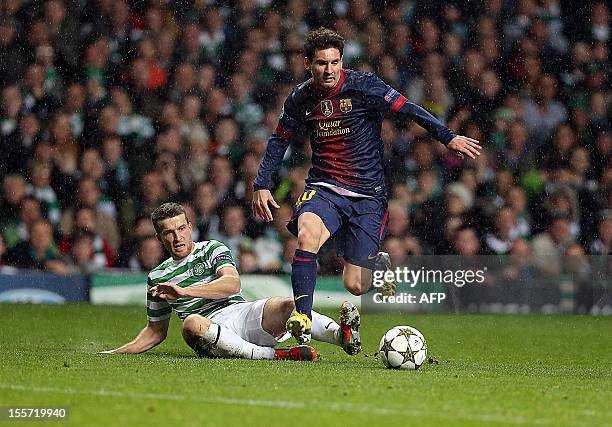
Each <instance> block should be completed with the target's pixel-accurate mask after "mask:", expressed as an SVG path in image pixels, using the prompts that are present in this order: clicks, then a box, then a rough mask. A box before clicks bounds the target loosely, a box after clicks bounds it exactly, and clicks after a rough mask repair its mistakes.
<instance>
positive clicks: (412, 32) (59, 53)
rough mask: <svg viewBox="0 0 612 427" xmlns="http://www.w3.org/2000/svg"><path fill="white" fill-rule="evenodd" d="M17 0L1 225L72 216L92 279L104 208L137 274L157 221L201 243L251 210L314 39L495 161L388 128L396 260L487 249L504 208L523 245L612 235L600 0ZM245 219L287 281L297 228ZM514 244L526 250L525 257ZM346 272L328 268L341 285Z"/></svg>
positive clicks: (287, 178)
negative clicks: (473, 242) (183, 227)
mask: <svg viewBox="0 0 612 427" xmlns="http://www.w3.org/2000/svg"><path fill="white" fill-rule="evenodd" d="M5 3H6V5H5V8H4V9H3V10H5V13H4V15H3V16H2V17H0V95H1V99H0V136H1V138H0V179H2V180H3V181H2V185H3V193H2V196H1V198H0V227H1V229H2V233H4V237H5V240H6V244H7V245H8V246H12V245H15V244H17V243H18V242H19V241H20V240H22V239H27V238H28V236H29V228H30V227H31V224H32V223H33V222H35V221H38V220H39V219H41V216H42V218H45V217H46V218H48V219H50V220H51V221H52V223H53V224H56V223H57V221H58V218H59V216H60V215H61V220H60V224H59V225H60V227H59V231H60V233H61V235H62V236H63V237H66V236H72V237H76V236H77V235H78V236H79V239H80V245H79V250H78V254H77V253H74V254H73V255H74V256H75V257H78V260H79V261H78V262H77V264H79V265H81V266H83V267H84V268H85V269H86V270H87V269H88V268H89V267H88V266H89V265H90V264H89V262H88V260H90V257H89V255H88V254H89V250H90V249H91V245H90V243H93V246H96V245H95V241H97V239H96V238H94V239H93V242H90V240H91V239H90V238H89V237H87V236H85V235H83V234H87V233H83V232H82V231H81V232H78V233H77V234H73V229H72V225H71V224H70V223H71V222H73V221H74V215H75V212H77V211H79V210H80V209H81V208H82V207H89V208H94V209H95V211H96V214H95V217H96V222H97V224H96V230H94V231H93V232H94V234H95V235H97V236H100V238H102V240H104V241H106V242H108V244H109V246H110V247H111V248H112V252H113V254H112V255H113V257H114V258H115V259H117V260H119V261H120V262H123V263H127V262H128V260H129V259H130V257H131V255H133V254H134V259H137V256H136V255H135V254H136V252H137V251H136V248H135V246H136V245H137V242H141V240H142V239H143V238H144V237H147V238H148V237H150V230H148V231H147V227H148V226H146V225H145V224H146V223H147V222H148V219H147V215H148V214H150V212H151V210H152V209H153V208H155V207H156V206H158V205H159V203H161V202H164V201H168V200H177V201H180V202H181V203H184V204H185V205H186V206H193V209H194V210H195V214H194V216H195V218H194V225H195V226H196V227H197V232H198V233H199V234H198V238H200V239H203V238H210V236H213V235H214V236H219V235H222V234H223V228H224V227H223V224H220V223H221V220H220V219H219V212H218V211H219V210H220V207H221V206H222V207H226V206H229V205H233V204H235V203H240V204H248V202H249V201H250V198H251V194H252V180H253V176H254V173H255V172H256V170H257V165H258V163H259V162H260V160H261V157H262V156H263V153H264V151H265V149H266V141H267V138H268V137H269V135H270V134H271V133H272V132H273V131H274V129H275V127H276V124H277V118H278V116H279V114H280V110H281V108H282V100H283V99H284V98H285V97H286V96H287V95H288V94H289V92H290V91H291V90H292V89H293V87H294V86H295V85H297V84H300V83H301V82H303V81H305V80H307V79H308V78H309V75H308V73H306V71H305V69H304V65H303V53H302V52H301V49H302V46H301V43H302V40H303V37H304V35H305V34H306V32H307V31H308V30H309V29H312V28H316V27H317V26H319V25H327V26H332V27H334V28H335V29H336V30H337V31H338V32H339V33H341V34H342V35H343V36H344V37H345V39H346V44H345V49H344V57H343V58H344V66H345V67H348V68H353V69H358V70H364V71H373V72H376V73H378V74H379V75H380V76H381V77H382V78H383V79H384V80H385V81H386V82H387V83H389V84H390V85H392V86H393V87H394V88H395V89H397V90H398V91H400V92H402V93H403V94H404V95H405V96H407V97H408V99H410V100H411V101H413V102H417V103H422V104H423V105H424V106H425V107H426V108H428V109H429V110H430V111H431V112H432V113H433V114H435V115H436V116H438V117H440V118H441V119H443V120H444V121H446V122H447V124H448V126H449V127H450V128H451V129H453V130H454V131H455V132H457V133H462V134H465V135H468V136H471V137H474V138H476V139H479V140H480V141H481V142H483V145H484V147H485V149H484V151H483V153H482V155H481V156H480V157H479V158H478V159H477V160H476V161H470V160H465V159H463V160H462V159H460V158H458V157H457V156H455V155H452V154H449V153H448V152H447V151H446V150H445V148H444V147H443V146H442V145H440V144H437V143H435V142H432V141H431V140H430V139H429V138H428V137H427V136H426V134H425V132H424V130H423V129H422V128H420V127H419V126H418V125H416V124H415V123H413V122H410V121H408V122H403V121H400V120H397V117H395V116H393V115H390V116H389V117H386V119H385V120H384V122H383V125H382V126H383V128H382V132H381V136H382V139H383V153H382V155H383V157H384V165H385V168H384V169H385V174H386V180H387V182H388V187H389V189H390V194H391V200H390V206H391V207H392V206H395V205H396V204H400V205H402V206H403V207H402V210H406V211H407V212H408V215H407V217H406V218H407V223H404V221H401V220H400V221H395V220H393V221H392V224H390V225H389V228H390V231H391V232H390V234H389V244H388V247H389V250H390V251H394V253H396V255H398V256H399V253H400V252H401V253H410V254H416V253H423V252H424V253H429V252H430V251H433V252H434V253H447V252H449V251H454V250H455V249H454V244H455V242H456V238H457V234H458V233H463V231H461V230H463V229H464V228H466V227H467V228H469V229H473V232H474V233H475V235H476V238H477V239H478V240H481V241H483V242H484V248H483V249H481V252H487V251H488V250H487V246H488V245H487V243H486V241H487V236H488V237H490V236H496V235H497V234H499V232H500V230H496V225H495V223H496V220H494V218H495V216H496V215H497V213H498V211H499V210H500V209H502V208H503V207H504V206H507V207H509V208H510V209H511V211H512V215H513V216H514V218H515V219H516V229H517V230H518V234H519V235H520V237H521V238H522V239H527V240H528V239H532V238H534V234H535V235H539V236H538V237H542V236H543V235H542V234H540V233H541V232H545V233H549V232H550V230H549V227H548V222H549V220H550V217H551V216H556V215H557V216H558V215H559V214H560V213H562V214H563V215H565V216H567V217H568V218H569V220H570V234H571V236H572V238H573V239H574V240H576V241H578V242H580V243H581V244H583V245H584V247H585V248H588V251H589V253H591V252H593V253H602V252H603V251H606V249H605V248H606V247H608V246H609V245H608V244H607V243H606V239H607V238H606V237H605V236H606V232H605V230H606V227H607V226H606V224H607V222H608V221H599V218H598V217H597V216H596V215H595V214H594V213H596V212H602V211H604V210H605V209H609V207H610V206H611V205H612V166H610V153H611V152H612V137H611V136H610V135H611V134H610V126H611V120H610V111H612V103H611V99H612V91H611V90H610V84H609V83H610V71H609V70H610V69H611V67H610V40H611V37H610V27H611V21H610V5H609V4H608V3H607V2H605V1H601V0H595V1H591V2H587V3H584V4H580V5H575V4H573V3H571V2H563V1H559V0H546V1H536V0H520V1H516V2H503V1H497V0H495V1H486V2H483V3H482V4H476V3H478V2H476V3H474V2H463V3H461V2H443V3H441V4H435V3H431V2H425V1H423V0H413V1H402V2H375V1H372V0H359V1H354V2H347V1H333V2H330V1H326V2H319V3H317V6H316V7H314V6H313V5H310V4H308V3H307V2H305V1H304V0H289V1H287V2H271V1H268V0H265V1H259V2H249V1H238V2H234V3H235V4H232V5H231V7H228V4H229V3H228V4H226V3H227V2H221V3H220V2H216V3H215V2H205V1H204V2H203V1H197V2H182V3H181V4H180V5H179V4H175V3H176V2H175V3H173V2H170V3H168V4H165V3H164V4H161V3H159V4H158V3H155V4H146V2H145V3H142V4H141V3H138V2H130V1H125V0H121V1H118V2H109V1H100V2H93V3H92V2H88V3H87V7H86V8H83V7H77V6H78V5H76V6H75V5H74V4H73V3H74V2H72V1H66V0H50V1H47V2H43V3H41V4H39V5H37V4H34V3H32V2H23V1H20V2H5ZM77 3H78V2H77ZM89 3H91V4H89ZM230 3H231V2H230ZM582 11H584V12H582ZM229 29H231V31H229ZM310 156H311V152H310V146H309V144H308V143H303V141H296V143H295V144H292V146H291V149H290V152H289V153H288V155H287V157H286V158H285V159H284V160H283V166H282V168H281V170H280V173H279V174H278V177H275V180H276V181H275V183H276V184H277V186H276V188H275V189H274V195H275V198H276V200H277V201H278V202H279V203H281V204H283V208H282V209H281V211H280V212H278V216H279V217H280V218H282V221H284V220H286V217H287V213H288V212H289V210H290V209H289V210H288V207H289V206H290V204H291V203H293V201H294V200H295V199H296V198H297V197H298V196H299V194H301V192H302V190H303V185H304V184H303V179H304V177H305V176H306V175H307V171H308V162H309V160H310ZM24 177H27V179H28V181H27V182H26V181H25V180H24ZM559 188H562V190H561V191H559ZM28 194H31V195H34V196H35V197H36V198H37V199H38V200H40V202H39V203H37V202H35V201H34V200H33V199H31V198H29V197H28V198H26V196H27V195H28ZM41 204H42V209H41ZM285 205H286V206H285ZM394 209H395V208H394ZM504 209H505V208H504ZM441 211H443V212H444V215H440V212H441ZM396 212H397V211H396ZM393 215H395V214H393ZM400 216H401V215H400ZM508 216H510V215H509V214H508ZM242 219H243V222H244V224H245V225H244V226H243V227H242V228H243V229H242V231H241V232H240V233H239V234H240V235H248V236H249V237H250V238H252V239H253V241H254V242H255V245H254V246H252V247H251V246H249V244H244V245H243V247H242V253H243V257H242V258H243V262H244V264H245V265H244V268H245V269H246V270H249V271H277V270H279V269H280V270H286V271H287V270H288V263H290V261H291V259H290V258H286V257H285V256H284V255H283V254H285V253H289V252H290V249H291V247H292V245H294V243H295V242H294V240H293V238H292V237H291V236H289V235H287V233H286V231H285V229H284V224H281V223H279V222H278V221H275V223H274V225H271V224H263V223H259V222H256V221H254V220H253V218H251V216H250V215H244V214H243V215H242ZM400 219H401V218H400ZM282 221H281V222H282ZM402 223H403V225H402ZM411 225H412V227H410V226H411ZM602 227H603V230H602ZM396 228H397V229H401V230H400V231H398V230H397V229H396ZM219 230H221V231H219ZM411 232H413V233H414V234H411ZM396 234H397V235H398V238H397V239H396V238H395V237H394V236H395V235H396ZM81 235H83V236H81ZM498 237H499V236H498ZM502 240H503V241H504V242H505V243H504V245H503V246H504V247H505V248H507V247H509V245H510V243H512V244H511V247H512V248H514V247H515V246H517V245H518V249H517V251H518V250H519V249H520V246H521V245H523V243H524V242H523V243H519V242H522V241H520V240H514V241H513V242H511V241H507V240H505V239H502ZM540 240H541V239H540ZM535 242H538V240H537V239H536V240H534V246H537V245H535ZM149 243H150V242H149ZM540 244H541V243H539V245H540ZM118 248H120V252H118ZM602 248H603V249H602ZM326 250H327V249H326ZM287 251H289V252H287ZM511 251H512V249H511ZM94 253H95V251H94ZM119 254H121V256H119ZM264 255H265V256H264ZM94 257H95V256H94ZM152 258H154V257H152ZM75 259H76V258H75ZM237 259H238V260H239V258H238V257H237ZM337 261H338V260H336V259H330V260H329V263H328V264H329V266H327V265H326V263H327V261H325V262H323V263H322V264H321V265H322V267H323V268H327V267H329V271H335V268H336V266H337ZM135 262H136V263H137V264H139V261H138V260H136V261H135ZM72 263H73V264H74V260H73V261H72ZM73 267H74V266H73ZM74 268H76V267H74ZM138 268H140V267H138Z"/></svg>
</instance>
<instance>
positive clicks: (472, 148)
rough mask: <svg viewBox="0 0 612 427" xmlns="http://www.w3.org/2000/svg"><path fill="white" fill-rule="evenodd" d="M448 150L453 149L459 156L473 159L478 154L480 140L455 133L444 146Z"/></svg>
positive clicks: (480, 148)
mask: <svg viewBox="0 0 612 427" xmlns="http://www.w3.org/2000/svg"><path fill="white" fill-rule="evenodd" d="M446 147H447V148H448V149H449V150H451V151H454V152H455V153H457V154H458V155H459V156H460V157H462V158H463V157H464V156H468V157H470V158H472V159H475V158H476V156H480V150H482V147H481V146H480V142H478V141H477V140H475V139H472V138H468V137H467V136H461V135H457V136H456V137H454V138H453V139H451V141H450V142H449V143H448V145H447V146H446Z"/></svg>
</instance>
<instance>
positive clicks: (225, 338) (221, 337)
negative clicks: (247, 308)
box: [202, 323, 274, 360]
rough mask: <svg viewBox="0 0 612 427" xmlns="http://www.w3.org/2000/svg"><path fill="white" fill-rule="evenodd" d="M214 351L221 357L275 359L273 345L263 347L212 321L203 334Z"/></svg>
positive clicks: (203, 337)
mask: <svg viewBox="0 0 612 427" xmlns="http://www.w3.org/2000/svg"><path fill="white" fill-rule="evenodd" d="M202 339H203V340H204V342H206V343H207V344H208V345H210V346H211V347H212V349H213V352H214V353H215V354H217V355H219V356H221V357H239V358H242V359H269V360H272V359H274V349H273V348H272V347H261V346H258V345H255V344H252V343H250V342H248V341H245V340H243V339H242V338H240V337H239V336H238V335H236V334H235V333H234V332H233V331H231V330H230V329H228V328H226V327H224V326H221V325H218V324H216V323H212V324H211V325H210V326H209V327H208V330H207V331H206V332H205V333H204V335H203V336H202Z"/></svg>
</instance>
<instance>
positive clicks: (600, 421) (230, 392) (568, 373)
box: [0, 305, 612, 427]
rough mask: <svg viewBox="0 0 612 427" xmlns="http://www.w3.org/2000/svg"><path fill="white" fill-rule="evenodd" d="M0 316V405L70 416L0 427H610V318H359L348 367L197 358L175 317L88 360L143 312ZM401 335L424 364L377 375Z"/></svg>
mask: <svg viewBox="0 0 612 427" xmlns="http://www.w3.org/2000/svg"><path fill="white" fill-rule="evenodd" d="M0 310H1V314H2V316H1V317H0V319H1V320H0V325H1V332H0V350H1V357H2V359H1V360H2V364H1V365H0V406H20V407H24V406H38V407H41V406H45V407H48V406H64V407H69V411H70V412H69V418H68V420H67V421H63V422H57V421H53V422H51V421H48V422H42V424H41V422H35V423H34V422H2V421H0V424H1V425H9V424H10V425H19V426H24V425H28V424H34V425H37V426H39V425H47V423H50V424H53V425H60V424H61V425H75V426H77V425H78V426H146V427H151V426H156V425H160V426H161V425H164V426H167V425H169V423H171V424H172V425H176V426H249V427H255V426H260V425H262V426H263V425H265V426H267V427H269V426H273V425H282V426H286V425H309V426H319V425H330V426H340V425H351V426H366V425H367V426H368V427H371V426H378V425H388V426H394V425H398V426H399V425H419V426H428V425H431V426H463V425H469V426H471V425H486V426H488V425H550V426H562V425H567V426H599V425H612V405H611V402H612V353H611V350H612V318H610V317H607V318H606V317H579V316H480V315H479V316H475V315H465V316H456V315H366V316H364V317H363V319H362V324H363V327H362V330H363V332H362V337H363V341H364V352H363V353H362V354H360V355H359V356H356V357H352V358H351V357H349V356H347V355H346V354H344V353H343V352H342V351H341V350H340V349H339V348H336V347H333V346H331V345H327V344H319V343H317V344H316V346H317V350H318V351H319V353H320V354H321V358H320V360H318V361H316V362H315V363H299V362H271V361H248V360H206V359H197V358H196V357H194V355H193V354H192V352H191V351H190V349H189V348H188V347H187V346H186V345H185V344H184V343H183V342H182V339H181V335H180V329H179V321H178V320H177V319H176V317H173V320H172V323H171V329H170V333H169V336H168V339H167V340H166V341H165V342H164V343H163V344H161V345H160V346H158V347H157V348H155V349H153V350H151V351H150V352H148V353H145V354H142V355H114V356H100V355H96V354H95V352H96V351H99V350H103V349H109V348H114V347H116V346H118V345H120V344H123V343H124V342H126V341H128V340H130V339H132V338H133V337H134V336H135V334H136V333H137V332H138V331H139V330H140V329H141V328H142V327H143V326H144V324H145V322H146V319H145V315H144V308H136V307H101V306H89V305H72V306H70V305H69V306H32V305H0ZM328 314H331V313H328ZM332 315H333V314H332ZM333 316H334V317H336V315H333ZM401 324H409V325H411V326H414V327H416V328H418V329H419V330H421V332H423V334H424V335H425V338H426V339H427V341H428V346H429V354H430V355H431V356H434V357H435V358H436V359H437V360H438V361H439V363H438V364H426V365H424V366H423V367H422V368H421V369H420V370H418V371H416V372H415V371H391V370H386V369H384V368H383V367H382V365H381V363H380V361H379V360H378V358H376V357H374V354H375V352H376V349H377V346H378V342H379V340H380V337H381V336H382V334H383V333H384V332H385V331H386V330H387V329H389V328H390V327H392V326H395V325H401Z"/></svg>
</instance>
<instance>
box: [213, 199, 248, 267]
mask: <svg viewBox="0 0 612 427" xmlns="http://www.w3.org/2000/svg"><path fill="white" fill-rule="evenodd" d="M245 228H246V219H245V214H244V209H243V208H242V207H240V206H238V205H232V204H229V205H226V206H225V207H224V208H223V212H222V214H221V224H220V227H219V231H218V233H215V234H213V235H211V238H212V239H215V240H218V241H220V242H223V243H225V244H226V245H227V247H228V248H230V250H231V251H232V254H233V255H234V258H235V259H236V261H237V263H238V268H239V269H240V267H241V266H240V264H239V261H240V256H241V253H242V251H243V250H252V249H253V248H252V246H253V242H252V241H251V239H250V238H249V237H248V236H247V235H246V234H245Z"/></svg>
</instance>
